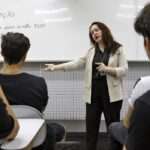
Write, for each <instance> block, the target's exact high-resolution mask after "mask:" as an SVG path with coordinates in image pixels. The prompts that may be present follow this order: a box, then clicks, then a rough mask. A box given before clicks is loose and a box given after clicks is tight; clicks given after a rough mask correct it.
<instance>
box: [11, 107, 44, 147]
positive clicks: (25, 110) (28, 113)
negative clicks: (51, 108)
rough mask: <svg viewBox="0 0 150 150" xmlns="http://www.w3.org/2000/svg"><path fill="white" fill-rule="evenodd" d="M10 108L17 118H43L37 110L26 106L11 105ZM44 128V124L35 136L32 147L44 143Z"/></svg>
mask: <svg viewBox="0 0 150 150" xmlns="http://www.w3.org/2000/svg"><path fill="white" fill-rule="evenodd" d="M11 106H12V109H13V111H14V112H15V114H16V117H17V118H43V114H42V113H41V112H40V111H39V110H37V109H36V108H33V107H31V106H27V105H11ZM46 128H47V127H46V123H45V125H44V126H43V127H42V128H41V129H40V132H39V133H38V135H37V136H36V138H35V140H34V142H33V147H37V146H39V145H41V144H42V143H43V142H44V140H45V138H46V132H47V130H46Z"/></svg>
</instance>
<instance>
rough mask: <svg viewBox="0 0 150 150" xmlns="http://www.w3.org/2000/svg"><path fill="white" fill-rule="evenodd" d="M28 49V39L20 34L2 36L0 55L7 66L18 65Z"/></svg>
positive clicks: (10, 33)
mask: <svg viewBox="0 0 150 150" xmlns="http://www.w3.org/2000/svg"><path fill="white" fill-rule="evenodd" d="M29 48H30V41H29V39H28V38H27V37H26V36H25V35H24V34H22V33H13V32H8V33H7V34H5V35H2V43H1V54H2V56H3V57H4V60H5V62H6V63H8V64H9V65H11V64H17V63H19V62H20V61H21V60H22V58H23V57H25V55H26V53H27V51H28V50H29Z"/></svg>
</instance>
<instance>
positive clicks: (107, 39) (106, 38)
mask: <svg viewBox="0 0 150 150" xmlns="http://www.w3.org/2000/svg"><path fill="white" fill-rule="evenodd" d="M93 25H97V26H98V28H99V29H100V30H101V31H102V39H103V42H104V45H105V48H106V49H107V50H109V51H110V52H111V53H115V52H116V51H117V49H118V48H119V47H120V46H121V44H120V43H118V42H116V41H115V40H114V38H113V36H112V33H111V31H110V29H109V28H108V27H107V26H106V25H105V24H104V23H102V22H97V21H95V22H93V23H92V24H91V25H90V27H89V38H90V41H91V43H92V45H94V46H95V47H97V44H96V43H95V41H94V39H93V38H92V34H91V32H90V30H91V27H92V26H93Z"/></svg>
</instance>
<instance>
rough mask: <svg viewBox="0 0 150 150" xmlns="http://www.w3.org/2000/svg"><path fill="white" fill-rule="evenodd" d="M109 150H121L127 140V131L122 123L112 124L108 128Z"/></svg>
mask: <svg viewBox="0 0 150 150" xmlns="http://www.w3.org/2000/svg"><path fill="white" fill-rule="evenodd" d="M109 134H110V150H122V148H123V145H125V144H126V142H127V138H128V129H127V128H125V127H124V126H123V124H122V122H113V123H111V125H110V126H109Z"/></svg>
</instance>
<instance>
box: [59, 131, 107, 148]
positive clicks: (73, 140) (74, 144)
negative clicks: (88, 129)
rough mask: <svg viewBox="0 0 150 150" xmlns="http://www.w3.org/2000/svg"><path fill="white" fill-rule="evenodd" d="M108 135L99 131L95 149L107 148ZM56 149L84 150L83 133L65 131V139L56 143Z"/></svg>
mask: <svg viewBox="0 0 150 150" xmlns="http://www.w3.org/2000/svg"><path fill="white" fill-rule="evenodd" d="M108 142H109V140H108V137H107V134H106V133H100V135H99V142H98V145H97V146H98V147H97V150H108V145H109V144H108ZM56 150H85V133H67V135H66V140H64V141H62V142H60V143H57V147H56Z"/></svg>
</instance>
